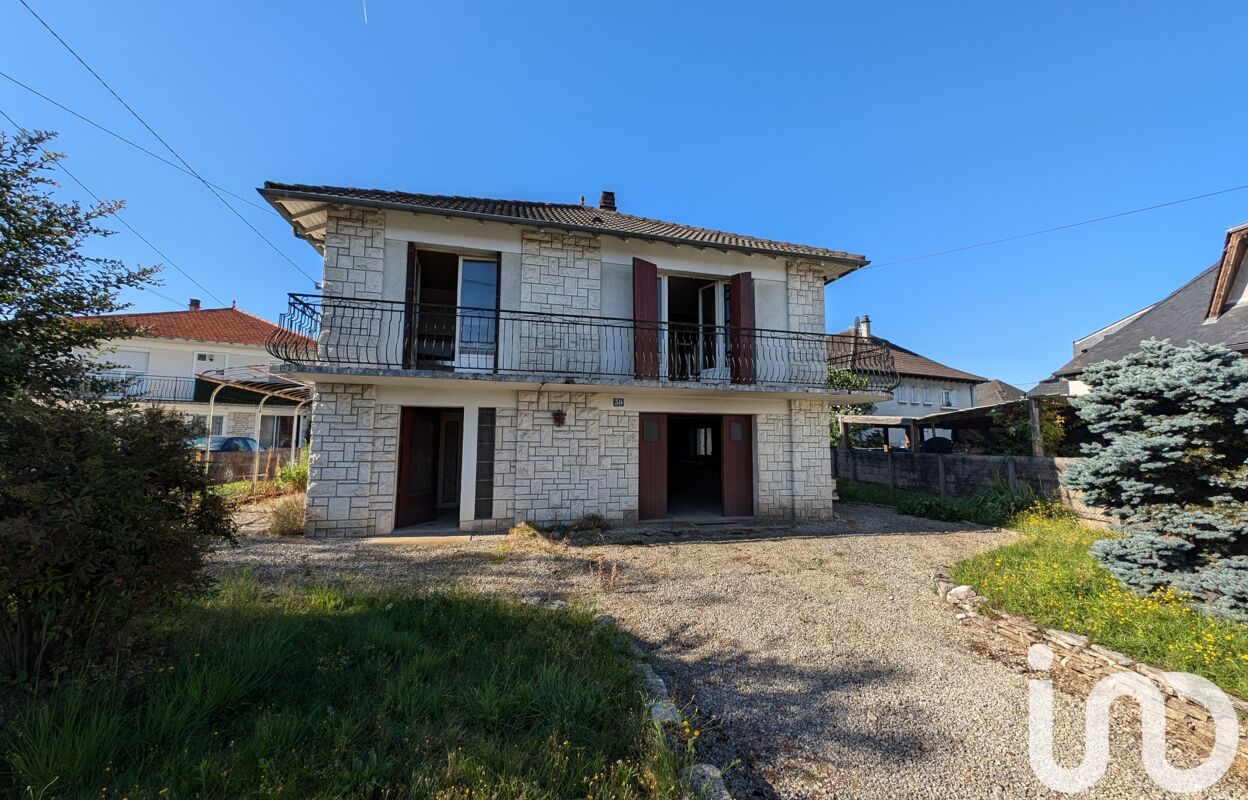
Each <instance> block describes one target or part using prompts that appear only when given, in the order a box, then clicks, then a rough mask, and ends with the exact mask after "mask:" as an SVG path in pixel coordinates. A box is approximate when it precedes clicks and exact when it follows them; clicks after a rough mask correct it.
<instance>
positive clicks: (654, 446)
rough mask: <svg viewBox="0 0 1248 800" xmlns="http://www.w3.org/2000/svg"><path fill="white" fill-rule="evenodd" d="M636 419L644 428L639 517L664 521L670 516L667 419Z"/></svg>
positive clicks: (650, 416) (643, 416)
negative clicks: (668, 512) (668, 505)
mask: <svg viewBox="0 0 1248 800" xmlns="http://www.w3.org/2000/svg"><path fill="white" fill-rule="evenodd" d="M637 417H638V419H639V421H640V424H641V436H640V437H639V438H640V440H641V443H640V453H639V458H638V461H639V464H638V480H637V487H638V492H637V516H638V518H639V519H663V518H664V517H666V516H667V415H666V414H638V415H637Z"/></svg>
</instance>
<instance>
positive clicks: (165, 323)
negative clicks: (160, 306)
mask: <svg viewBox="0 0 1248 800" xmlns="http://www.w3.org/2000/svg"><path fill="white" fill-rule="evenodd" d="M78 319H79V320H80V321H82V322H92V321H95V320H116V321H120V322H125V323H126V324H128V325H132V326H134V327H136V328H140V329H141V330H140V331H139V332H138V333H137V334H135V335H136V336H141V337H146V338H157V339H187V340H190V341H194V342H226V343H229V344H242V345H252V346H257V347H263V346H264V342H265V340H266V339H267V338H268V337H269V334H270V333H272V332H273V331H276V330H278V327H277V326H276V325H274V324H273V323H272V322H269V321H268V320H266V319H261V318H260V317H257V316H254V315H252V314H248V313H247V312H246V311H240V310H238V309H237V308H202V309H198V310H196V311H158V312H153V313H136V314H108V315H106V316H100V317H78Z"/></svg>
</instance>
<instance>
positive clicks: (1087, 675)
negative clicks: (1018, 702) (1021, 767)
mask: <svg viewBox="0 0 1248 800" xmlns="http://www.w3.org/2000/svg"><path fill="white" fill-rule="evenodd" d="M932 581H933V583H934V584H935V589H936V595H937V596H938V597H939V598H940V599H941V600H943V601H944V602H946V603H948V604H949V605H951V606H953V607H954V608H955V609H957V611H956V613H954V615H953V617H954V619H956V620H958V621H959V622H960V623H961V624H963V625H971V626H973V627H975V628H978V629H980V630H982V631H984V632H986V633H989V634H991V635H993V636H996V637H997V638H1000V639H1004V640H1006V641H1007V642H1009V644H1010V645H1011V646H1014V647H1020V648H1021V649H1022V651H1023V654H1024V655H1025V654H1026V652H1027V649H1028V648H1029V647H1031V645H1033V644H1037V643H1041V644H1045V645H1048V646H1049V648H1051V649H1052V650H1053V654H1054V656H1055V658H1054V660H1053V667H1052V669H1053V670H1059V669H1061V670H1065V671H1066V672H1067V673H1070V676H1071V677H1074V678H1075V679H1076V680H1078V681H1079V682H1080V683H1081V684H1083V685H1086V684H1090V683H1093V682H1095V681H1097V680H1099V679H1100V678H1102V677H1104V676H1106V675H1112V674H1114V673H1120V672H1126V673H1131V674H1134V675H1139V676H1142V677H1143V678H1144V679H1145V680H1148V681H1149V682H1151V683H1152V684H1154V685H1155V686H1157V688H1159V689H1160V690H1161V693H1162V697H1163V698H1164V699H1165V703H1166V717H1167V718H1169V719H1170V720H1171V721H1172V722H1174V723H1176V724H1175V725H1174V726H1173V728H1175V729H1177V730H1178V731H1179V732H1180V733H1181V734H1182V736H1183V738H1186V739H1188V740H1189V742H1190V743H1191V744H1194V745H1196V746H1197V747H1200V748H1203V749H1204V750H1208V749H1209V748H1211V747H1212V746H1213V743H1214V738H1215V737H1214V727H1213V724H1212V720H1211V719H1210V717H1209V713H1208V712H1207V711H1206V710H1205V707H1204V706H1202V705H1200V704H1199V703H1196V702H1193V701H1190V700H1187V699H1186V698H1185V697H1183V696H1181V695H1180V694H1179V693H1178V692H1177V691H1176V690H1175V689H1174V687H1172V686H1171V685H1170V683H1169V681H1167V680H1166V676H1165V670H1161V669H1158V668H1157V667H1154V666H1151V665H1149V664H1143V663H1140V662H1139V661H1136V660H1134V659H1132V658H1130V657H1128V656H1125V655H1123V654H1122V653H1119V652H1117V651H1116V650H1110V649H1109V648H1108V647H1102V646H1101V645H1099V644H1091V643H1090V642H1089V641H1088V637H1086V636H1083V635H1081V634H1078V633H1071V632H1069V631H1063V630H1057V629H1045V628H1041V627H1040V626H1038V625H1036V624H1034V623H1032V622H1031V621H1030V620H1028V619H1026V618H1024V617H1020V616H1017V615H1015V614H1007V613H1005V612H1003V611H999V610H996V609H987V608H985V606H986V605H987V603H988V598H986V597H983V596H982V595H979V594H976V592H975V590H974V589H972V588H971V587H970V586H966V585H958V584H955V583H954V582H953V580H952V579H951V578H950V577H949V575H948V573H946V572H943V571H937V572H936V573H935V574H934V575H933V576H932ZM1228 697H1230V700H1231V704H1232V705H1233V706H1234V707H1235V711H1236V712H1237V713H1238V714H1239V715H1240V717H1241V718H1242V717H1243V716H1244V714H1245V712H1248V701H1245V700H1243V699H1242V698H1239V697H1235V696H1234V695H1228ZM1237 750H1238V752H1239V755H1240V756H1241V757H1242V758H1248V730H1245V727H1244V725H1242V724H1241V725H1240V735H1239V746H1238V748H1237Z"/></svg>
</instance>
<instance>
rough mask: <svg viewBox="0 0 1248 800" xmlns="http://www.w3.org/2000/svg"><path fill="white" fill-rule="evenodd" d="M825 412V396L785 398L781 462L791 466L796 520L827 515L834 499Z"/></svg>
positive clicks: (830, 511)
mask: <svg viewBox="0 0 1248 800" xmlns="http://www.w3.org/2000/svg"><path fill="white" fill-rule="evenodd" d="M829 414H830V408H829V406H828V402H827V401H826V400H790V401H789V447H788V451H787V452H786V453H785V457H784V462H787V463H788V464H789V468H790V469H791V470H792V487H793V488H792V492H793V499H792V507H793V516H794V518H795V519H797V520H799V521H802V520H812V519H822V518H826V517H828V516H830V515H831V513H832V502H833V501H834V500H835V499H836V481H835V480H833V479H832V460H831V458H830V457H829V455H828V452H827V451H828V419H829Z"/></svg>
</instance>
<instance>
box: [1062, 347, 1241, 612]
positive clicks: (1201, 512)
mask: <svg viewBox="0 0 1248 800" xmlns="http://www.w3.org/2000/svg"><path fill="white" fill-rule="evenodd" d="M1083 379H1084V380H1085V381H1086V382H1087V383H1088V385H1089V386H1090V389H1091V391H1090V392H1089V393H1088V394H1087V395H1085V396H1083V397H1081V398H1078V399H1077V400H1076V401H1075V406H1076V408H1077V409H1078V412H1079V415H1080V417H1082V418H1083V420H1084V421H1085V422H1086V423H1087V425H1088V429H1089V430H1090V431H1091V432H1092V433H1094V434H1099V436H1100V437H1102V439H1103V441H1100V442H1093V443H1091V444H1088V445H1085V447H1084V449H1085V452H1086V453H1087V455H1088V458H1086V459H1082V460H1081V461H1079V462H1076V463H1075V464H1074V465H1073V466H1072V467H1071V468H1070V469H1068V470H1067V471H1066V473H1065V474H1064V476H1063V480H1064V482H1065V483H1066V485H1067V486H1069V487H1070V488H1073V489H1078V490H1081V491H1083V492H1084V497H1085V499H1086V501H1087V502H1088V503H1090V504H1092V505H1095V506H1099V507H1101V508H1103V509H1105V510H1107V511H1109V512H1111V513H1113V514H1114V515H1116V516H1118V517H1119V519H1120V520H1121V523H1120V525H1118V526H1117V529H1118V530H1121V531H1122V532H1123V533H1125V534H1126V535H1125V536H1123V537H1121V538H1116V539H1107V540H1103V541H1099V542H1097V543H1096V544H1095V545H1094V546H1093V549H1092V552H1093V555H1095V556H1096V558H1097V559H1099V560H1100V562H1101V563H1102V564H1103V565H1104V566H1105V567H1106V568H1107V569H1108V570H1109V571H1110V572H1111V573H1112V574H1113V575H1114V576H1115V577H1116V578H1117V579H1118V580H1120V581H1122V582H1123V583H1124V584H1126V585H1128V586H1130V587H1133V588H1135V589H1137V590H1141V591H1149V590H1152V589H1155V588H1158V587H1161V586H1172V587H1174V588H1176V589H1178V590H1181V591H1184V592H1188V593H1190V594H1191V595H1192V596H1193V597H1194V598H1195V599H1196V600H1197V601H1199V602H1203V603H1205V604H1207V606H1208V607H1209V608H1210V610H1212V611H1215V612H1219V613H1223V614H1228V615H1232V616H1236V617H1238V618H1240V619H1248V359H1245V358H1243V357H1242V356H1239V355H1237V354H1236V353H1234V352H1233V351H1231V350H1228V349H1227V348H1225V347H1221V346H1213V345H1205V344H1195V343H1193V344H1191V345H1189V346H1187V347H1176V346H1174V345H1172V344H1170V343H1169V342H1168V341H1157V340H1152V339H1150V340H1148V341H1145V342H1142V343H1141V345H1140V351H1139V352H1138V353H1135V354H1132V355H1129V356H1127V357H1126V358H1123V359H1121V360H1119V361H1110V362H1105V363H1102V364H1098V365H1096V366H1093V367H1090V368H1089V369H1088V370H1086V371H1085V372H1084V374H1083Z"/></svg>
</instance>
